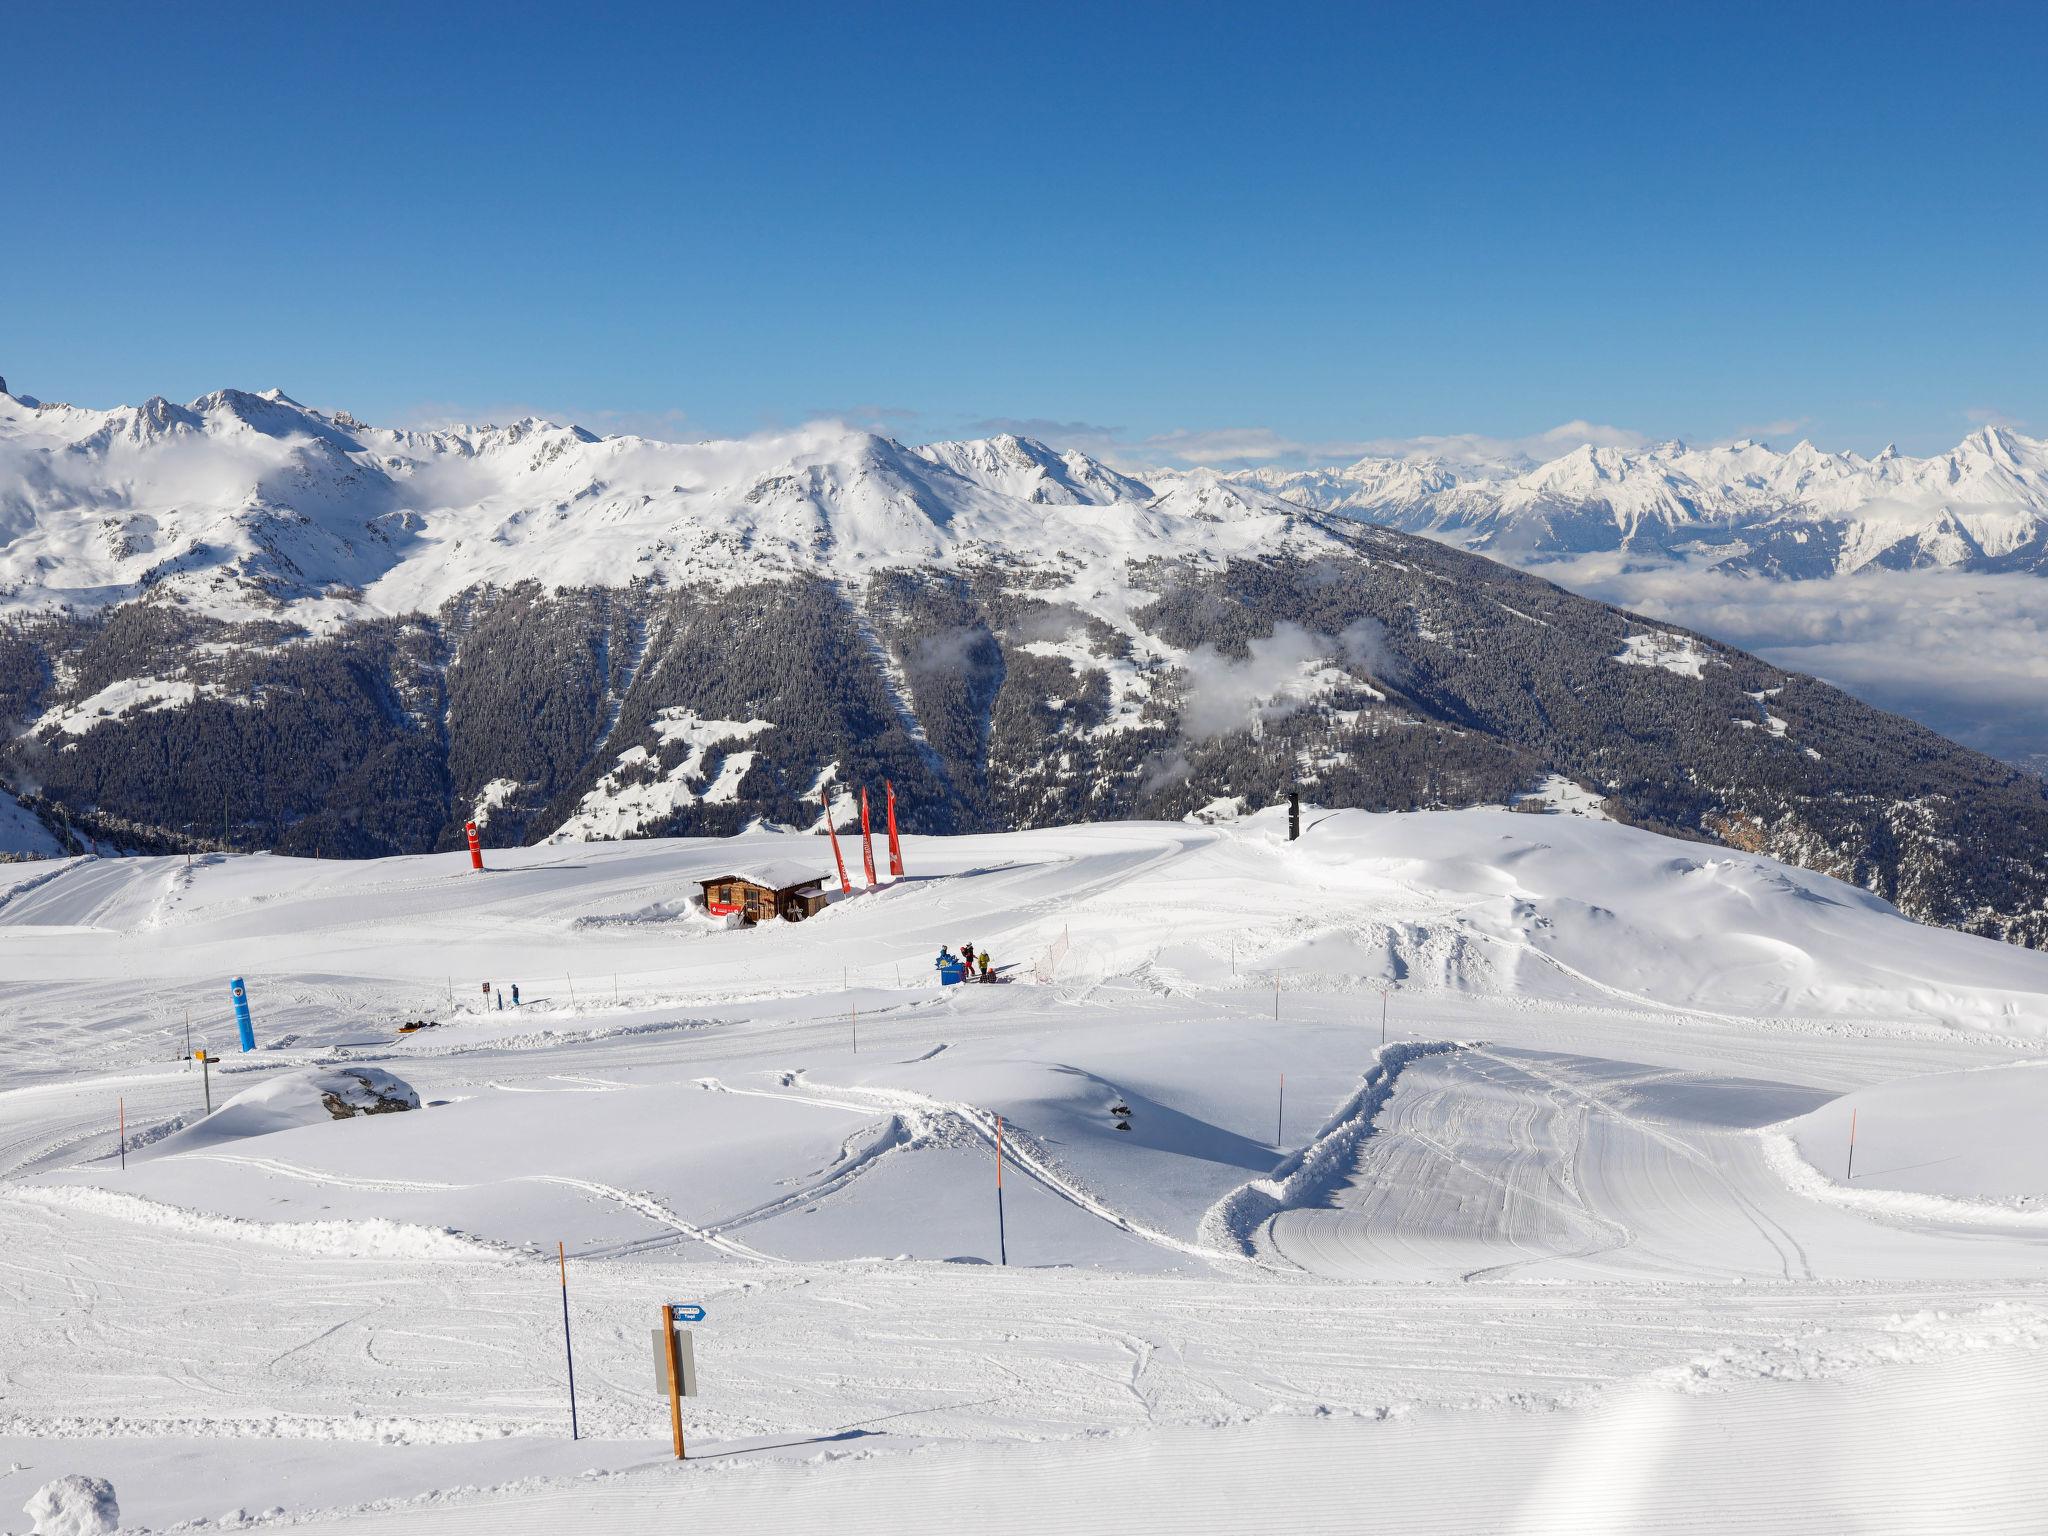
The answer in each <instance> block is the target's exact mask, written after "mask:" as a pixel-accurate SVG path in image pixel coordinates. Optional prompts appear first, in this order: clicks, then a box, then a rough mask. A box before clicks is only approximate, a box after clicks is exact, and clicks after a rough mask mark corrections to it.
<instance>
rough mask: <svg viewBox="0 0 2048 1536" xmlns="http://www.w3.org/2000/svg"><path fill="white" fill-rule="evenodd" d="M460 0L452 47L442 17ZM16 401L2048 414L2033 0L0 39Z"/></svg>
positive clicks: (1073, 423)
mask: <svg viewBox="0 0 2048 1536" xmlns="http://www.w3.org/2000/svg"><path fill="white" fill-rule="evenodd" d="M430 10H433V11H436V13H435V14H432V15H423V14H420V13H423V12H427V11H430ZM7 32H8V40H7V44H6V46H5V49H4V51H0V88H4V96H0V99H4V100H5V101H6V104H7V105H6V119H7V123H8V133H9V139H10V145H9V148H8V149H7V151H6V153H5V158H4V162H0V163H4V166H5V169H4V171H0V178H4V181H0V191H4V193H5V198H4V203H0V206H4V208H5V210H6V218H5V224H4V228H5V230H6V247H7V250H8V255H9V258H10V260H9V262H8V267H9V275H10V277H11V279H12V280H11V281H10V282H9V283H8V284H7V298H6V301H5V304H4V306H0V374H4V375H5V376H6V377H7V378H8V380H9V382H10V386H11V387H12V388H14V389H15V390H17V391H22V392H27V393H31V394H35V395H38V396H41V397H43V398H46V399H71V400H77V401H79V402H81V403H88V404H97V405H111V404H114V403H117V402H120V401H134V400H139V399H141V398H143V397H145V396H147V395H150V394H153V393H163V394H167V395H170V396H173V397H176V398H189V397H191V396H192V395H195V394H198V393H201V392H203V391H205V390H207V389H211V388H215V387H219V386H221V385H227V384H233V385H238V386H242V387H248V388H262V387H268V386H270V385H273V384H276V385H280V386H282V387H284V388H285V389H287V390H289V391H290V392H291V393H292V394H293V395H295V396H296V397H298V398H299V399H302V400H305V401H307V402H309V403H312V404H318V405H325V406H330V407H345V408H347V409H350V410H353V411H354V412H355V413H356V414H357V415H359V416H362V417H365V418H366V419H373V420H384V421H389V420H415V421H424V420H435V419H447V418H503V417H505V416H508V415H513V414H520V413H523V412H525V411H527V410H536V411H540V412H543V413H547V414H552V415H556V416H559V417H572V418H575V419H578V420H582V421H584V422H585V423H586V424H587V425H590V426H593V427H595V428H598V429H600V430H654V431H658V432H662V433H664V434H680V435H689V436H699V435H711V434H723V433H730V432H745V431H750V430H754V429H756V428H760V427H764V426H772V425H777V424H783V423H788V422H791V421H795V420H799V419H803V418H805V417H808V416H812V415H817V414H824V413H831V414H841V415H845V416H847V417H849V418H850V419H859V420H863V421H870V422H874V423H877V424H880V425H882V426H885V427H887V428H888V429H890V430H892V431H895V432H897V433H898V434H899V435H902V436H905V437H909V438H924V437H932V436H939V435H955V434H960V433H965V432H972V431H981V430H986V429H987V428H988V426H989V424H992V423H1001V424H1005V425H1009V424H1021V423H1035V424H1037V430H1038V431H1039V432H1040V434H1041V435H1046V436H1050V437H1052V438H1054V439H1055V440H1060V441H1067V442H1075V443H1078V444H1080V445H1082V446H1094V447H1104V446H1111V445H1114V446H1116V447H1118V448H1120V450H1121V452H1122V453H1123V454H1124V456H1125V457H1127V458H1128V457H1133V456H1134V457H1135V458H1137V459H1139V460H1144V459H1167V458H1171V457H1175V456H1179V457H1191V458H1207V459H1211V460H1220V459H1233V460H1238V461H1244V460H1247V459H1255V458H1259V457H1263V456H1269V455H1270V456H1278V457H1284V458H1295V459H1298V458H1302V457H1310V458H1320V457H1334V456H1338V455H1342V454H1346V453H1351V452H1355V451H1358V450H1360V449H1362V448H1363V447H1364V446H1366V445H1369V444H1374V443H1381V442H1387V441H1392V440H1401V439H1408V438H1412V437H1415V436H1418V435H1426V434H1447V433H1480V434H1486V435H1489V436H1492V437H1498V438H1501V439H1510V440H1512V439H1521V438H1528V437H1532V436H1534V435H1535V434H1540V433H1542V432H1544V431H1546V430H1547V429H1551V428H1554V427H1556V426H1558V425H1559V424H1560V423H1565V422H1570V421H1575V420H1584V421H1588V422H1592V423H1597V424H1601V425H1602V426H1604V427H1613V428H1615V429H1618V430H1620V431H1624V432H1633V433H1643V434H1647V435H1651V436H1670V435H1683V436H1686V437H1694V438H1700V439H1710V438H1715V437H1722V436H1732V435H1739V434H1743V433H1757V434H1759V435H1764V436H1768V437H1771V438H1773V440H1782V441H1787V442H1789V441H1790V440H1791V439H1793V438H1795V437H1797V436H1800V435H1810V436H1811V437H1813V439H1814V440H1815V441H1816V442H1819V443H1821V444H1822V445H1823V446H1826V447H1847V448H1857V449H1861V450H1864V451H1871V450H1874V449H1876V448H1878V447H1880V446H1882V444H1883V443H1884V442H1885V441H1886V440H1887V439H1897V440H1898V442H1899V443H1900V445H1901V446H1902V447H1904V448H1906V449H1908V450H1909V451H1931V450H1936V449H1939V448H1943V447H1947V446H1949V445H1950V444H1952V443H1953V442H1954V441H1955V440H1956V439H1957V438H1959V437H1960V436H1961V435H1962V434H1963V433H1964V432H1966V431H1968V430H1970V429H1971V428H1972V427H1973V426H1974V425H1976V424H1978V423H1979V422H1980V421H1982V420H1987V419H1990V420H2000V421H2005V422H2009V423H2011V424H2014V425H2017V426H2019V427H2020V428H2021V429H2022V430H2028V431H2032V432H2036V433H2042V432H2048V372H2044V369H2043V366H2042V364H2043V359H2044V358H2048V280H2044V277H2048V111H2044V110H2043V106H2042V99H2043V84H2042V82H2043V80H2044V79H2048V8H2042V7H2038V6H2036V7H2022V6H2011V7H2007V6H2000V5H1989V4H1985V5H1941V6H1886V5H1877V6H1870V5H1865V6H1855V7H1847V6H1845V7H1841V8H1839V9H1830V8H1828V7H1825V6H1818V5H1813V6H1798V7H1782V6H1774V7H1771V8H1769V9H1758V10H1753V11H1752V10H1746V9H1744V8H1741V7H1737V6H1720V7H1700V8H1681V7H1645V6H1615V7H1593V6H1579V7H1548V6H1533V5H1514V6H1498V7H1494V6H1477V7H1421V6H1417V7H1413V8H1406V7H1404V8H1393V7H1366V6H1356V7H1344V8H1334V7H1333V8H1327V9H1326V8H1321V7H1280V6H1241V7H1239V6H1229V7H1226V6H1205V5H1189V6H1178V5H1177V6H1159V7H1147V6H1128V7H1113V6H1077V7H1073V8H1070V9H1068V8H1059V7H1052V6H1033V7H1030V8H1028V9H1027V8H1018V9H1016V10H1013V11H1010V12H1008V13H1007V14H1005V13H1002V12H999V11H998V10H996V9H995V8H991V7H975V6H966V5H946V6H940V5H932V6H908V5H905V6H883V7H874V8H866V7H860V6H847V5H843V4H842V5H829V6H828V5H785V6H776V7H768V6H761V7H735V6H730V5H722V6H718V7H703V8H692V7H683V6H648V7H632V6H615V7H590V8H587V9H577V10H576V11H574V13H573V14H572V13H571V11H570V8H566V7H564V8H560V9H553V8H538V7H536V8H524V7H518V6H513V5H493V6H489V7H478V8H476V9H474V10H471V11H468V12H466V13H465V12H457V11H455V10H454V9H453V8H448V9H442V10H436V8H428V7H422V8H419V10H418V12H415V11H412V10H407V9H398V8H392V9H383V8H380V7H378V6H375V5H353V6H350V7H348V8H345V9H344V8H317V9H309V8H305V7H279V6H274V5H270V6H264V7H261V8H258V7H253V6H252V7H248V8H237V7H231V6H226V5H222V6H218V7H208V6H197V7H165V6H154V5H152V6H143V5H133V6H123V5H108V6H94V7H90V8H88V7H58V6H32V7H19V8H17V10H16V12H15V13H14V14H12V15H10V18H9V21H8V26H7Z"/></svg>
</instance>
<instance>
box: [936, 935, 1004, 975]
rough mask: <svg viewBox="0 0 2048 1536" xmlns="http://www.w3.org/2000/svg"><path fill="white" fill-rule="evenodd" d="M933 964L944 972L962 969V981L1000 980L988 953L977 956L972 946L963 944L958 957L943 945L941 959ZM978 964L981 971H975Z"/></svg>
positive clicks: (940, 950)
mask: <svg viewBox="0 0 2048 1536" xmlns="http://www.w3.org/2000/svg"><path fill="white" fill-rule="evenodd" d="M932 963H933V964H934V965H935V966H937V967H938V968H939V969H940V970H942V971H943V970H946V969H948V968H949V967H951V966H956V965H957V966H959V967H960V968H961V975H960V979H961V980H962V981H995V980H997V979H998V978H997V976H996V973H995V967H994V966H993V965H992V964H991V963H990V961H989V958H988V951H987V950H985V949H984V950H983V951H982V952H981V953H980V954H978V955H977V954H976V953H975V952H974V946H973V945H972V944H962V945H961V946H960V953H959V954H957V955H955V954H954V953H953V951H952V950H950V949H948V948H946V946H945V945H943V944H941V945H940V946H939V958H938V959H937V960H935V961H933V962H932ZM977 964H978V965H979V966H980V967H981V969H980V970H979V971H977V970H976V969H975V966H976V965H977Z"/></svg>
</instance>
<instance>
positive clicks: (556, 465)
mask: <svg viewBox="0 0 2048 1536" xmlns="http://www.w3.org/2000/svg"><path fill="white" fill-rule="evenodd" d="M1301 511H1302V509H1301V508H1300V507H1299V506H1298V505H1295V504H1293V503H1289V502H1286V501H1283V500H1280V499H1279V498H1275V497H1270V496H1267V495H1265V494H1264V493H1262V492H1260V491H1258V490H1256V489H1255V488H1248V487H1235V486H1232V485H1230V484H1227V483H1225V482H1224V481H1223V480H1222V479H1220V478H1218V477H1214V476H1209V477H1207V478H1206V479H1196V478H1188V479H1184V480H1182V481H1180V482H1178V483H1176V484H1175V485H1174V486H1173V487H1171V488H1169V489H1168V490H1167V491H1166V492H1165V493H1164V494H1155V489H1154V487H1152V486H1150V485H1147V484H1145V483H1143V482H1140V481H1137V480H1133V479H1130V478H1129V477H1127V476H1124V475H1121V474H1118V473H1117V472H1115V471H1113V470H1110V469H1108V468H1107V467H1105V466H1103V465H1100V464H1097V463H1095V462H1094V461H1093V460H1090V459H1088V458H1087V457H1086V456H1085V455H1082V454H1079V453H1076V452H1072V451H1068V452H1066V453H1058V452H1055V451H1054V450H1052V449H1049V448H1047V447H1045V445H1043V444H1039V443H1033V442H1030V441H1029V440H1025V439H1017V438H1012V437H998V438H992V439H988V440H986V441H982V442H973V443H952V444H934V445H931V447H929V448H927V449H923V450H913V449H911V448H908V447H906V446H904V445H903V444H901V443H898V442H896V441H894V440H893V439H890V438H886V437H879V436H876V435H874V434H872V433H868V432H863V431H859V430H856V429H853V428H850V427H847V426H844V425H843V424H840V423H836V422H817V423H812V424H810V425H807V426H804V427H801V428H797V429H795V430H791V431H781V432H771V433H764V434H761V435H759V436H756V437H751V438H745V439H735V440H725V441H710V442H698V443H670V442H659V441H655V440H653V439H649V438H641V437H607V438H599V437H597V436H595V435H593V434H591V433H589V432H585V431H584V430H582V429H581V428H578V427H564V426H558V425H555V424H553V423H550V422H544V421H539V420H534V419H528V420H525V421H520V422H515V423H512V424H511V425H509V426H478V427H464V428H460V429H455V430H450V431H441V432H422V431H411V430H405V429H389V428H378V427H369V426H364V425H362V424H360V423H357V422H355V421H354V419H353V418H350V417H346V416H345V415H343V414H328V413H325V412H321V411H318V410H313V409H310V408H308V407H305V406H302V405H300V404H298V403H297V402H295V401H293V400H291V399H289V397H286V396H283V395H275V394H273V395H252V394H247V393H244V392H241V391H237V390H223V391H219V392H217V393H215V394H213V395H208V396H205V397H203V398H201V399H199V400H195V401H193V402H192V403H191V404H190V405H188V406H178V405H173V404H171V403H170V402H168V401H164V400H161V399H155V400H151V401H148V402H146V403H145V404H144V405H142V406H140V407H128V406H123V407H118V408H116V409H113V410H108V411H96V410H86V409H81V408H77V407H72V406H32V405H29V404H26V403H24V402H23V401H21V400H19V399H17V398H15V397H12V396H5V395H0V518H4V522H0V528H4V532H5V538H4V542H0V608H5V607H17V608H32V609H33V608H49V607H52V606H56V605H59V604H68V605H70V606H72V607H76V608H91V607H97V606H103V605H107V604H111V603H117V602H122V601H126V600H129V599H132V598H135V597H137V596H140V595H141V594H143V593H144V592H145V591H147V592H150V593H152V594H154V595H155V596H156V598H157V600H176V601H182V602H187V603H190V604H193V605H195V606H197V607H199V608H201V609H203V610H204V611H206V612H208V613H212V614H215V615H218V616H220V617H223V618H230V619H250V618H258V617H270V618H274V617H276V615H277V611H278V610H279V608H280V607H282V608H285V609H288V610H289V611H290V614H291V617H292V618H293V619H294V620H295V621H296V622H298V623H300V624H302V625H304V626H305V627H306V628H307V629H308V630H310V631H312V632H315V633H318V632H321V631H324V630H327V629H330V628H332V627H333V626H335V625H337V624H340V623H342V622H345V621H347V620H349V619H352V618H360V617H363V616H364V615H365V614H407V613H418V612H429V611H432V610H434V609H436V608H437V607H438V606H439V605H440V604H441V603H442V602H443V601H444V600H445V599H447V598H449V597H451V596H453V595H454V594H456V593H459V592H463V591H466V590H470V589H472V588H475V587H477V586H479V585H487V584H488V585H495V586H501V587H503V586H512V585H516V584H518V583H520V582H523V581H533V582H537V583H539V584H541V585H543V586H544V587H557V586H592V587H619V586H624V585H626V584H628V583H631V582H636V581H660V580H672V581H676V582H690V583H711V584H713V585H717V586H721V587H730V586H735V585H740V584H743V583H746V582H750V581H755V580H761V579H776V578H781V577H788V576H791V575H799V574H804V575H809V574H815V575H824V576H829V577H831V578H832V579H835V580H839V581H854V582H858V580H859V579H860V578H862V577H864V576H866V575H867V574H869V573H872V572H874V571H877V570H886V569H892V568H897V567H902V566H908V565H924V564H933V563H946V564H950V565H959V564H973V563H975V562H976V561H980V560H986V559H1005V560H1011V561H1015V560H1022V561H1024V562H1025V563H1027V564H1031V565H1035V566H1038V567H1041V568H1042V569H1043V570H1044V571H1045V572H1046V573H1048V574H1049V575H1050V576H1052V577H1055V578H1061V579H1072V578H1076V577H1077V576H1079V575H1081V574H1083V573H1086V572H1089V571H1091V570H1100V569H1102V568H1104V566H1105V565H1118V566H1120V565H1121V564H1122V563H1123V562H1125V561H1127V560H1131V559H1146V558H1152V557H1160V556H1166V557H1179V556H1193V557H1195V558H1199V559H1204V560H1221V559H1226V558H1229V557H1230V556H1232V555H1241V554H1245V553H1249V552H1253V551H1257V552H1260V553H1266V554H1283V553H1289V552H1292V553H1307V552H1310V551H1312V550H1314V549H1317V548H1322V547H1327V546H1328V545H1329V543H1330V540H1329V537H1328V536H1327V535H1325V534H1322V533H1321V532H1320V531H1318V530H1315V529H1313V528H1311V527H1308V526H1307V525H1305V524H1301V522H1300V518H1299V514H1300V513H1301ZM1046 590H1047V593H1048V596H1049V597H1056V596H1058V595H1059V593H1060V591H1061V588H1060V587H1058V586H1048V587H1047V589H1046Z"/></svg>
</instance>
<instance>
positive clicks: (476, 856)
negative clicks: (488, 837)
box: [462, 821, 484, 869]
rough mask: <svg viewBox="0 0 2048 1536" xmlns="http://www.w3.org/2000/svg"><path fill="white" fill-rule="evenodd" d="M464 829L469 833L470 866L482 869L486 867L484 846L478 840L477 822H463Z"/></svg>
mask: <svg viewBox="0 0 2048 1536" xmlns="http://www.w3.org/2000/svg"><path fill="white" fill-rule="evenodd" d="M462 830H463V831H464V832H467V833H468V834H469V867H470V868H471V869H482V868H483V867H484V848H483V844H482V843H481V842H479V841H478V840H477V835H476V823H475V822H473V821H466V822H464V823H463V824H462Z"/></svg>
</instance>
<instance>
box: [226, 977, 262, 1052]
mask: <svg viewBox="0 0 2048 1536" xmlns="http://www.w3.org/2000/svg"><path fill="white" fill-rule="evenodd" d="M228 991H229V993H230V994H231V995H232V996H233V997H234V999H235V1028H236V1029H237V1030H238V1031H240V1033H241V1036H242V1049H243V1050H245V1051H253V1050H255V1049H256V1026H255V1025H253V1024H251V1023H250V1022H249V989H248V988H247V987H245V986H243V985H242V978H241V977H239V976H237V977H236V978H235V979H234V980H233V981H232V982H230V983H229V984H228Z"/></svg>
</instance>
